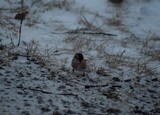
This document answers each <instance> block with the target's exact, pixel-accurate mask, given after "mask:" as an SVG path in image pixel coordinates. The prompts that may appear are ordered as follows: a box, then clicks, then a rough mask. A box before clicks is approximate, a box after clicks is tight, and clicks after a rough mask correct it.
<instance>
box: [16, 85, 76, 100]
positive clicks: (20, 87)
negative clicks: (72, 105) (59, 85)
mask: <svg viewBox="0 0 160 115" xmlns="http://www.w3.org/2000/svg"><path fill="white" fill-rule="evenodd" d="M17 88H19V89H23V90H25V89H28V90H31V91H33V92H34V91H37V92H41V93H44V94H55V95H64V96H75V97H77V96H78V95H77V94H73V93H52V92H49V91H44V90H41V89H35V88H31V87H29V88H26V87H23V85H22V84H21V85H19V86H17Z"/></svg>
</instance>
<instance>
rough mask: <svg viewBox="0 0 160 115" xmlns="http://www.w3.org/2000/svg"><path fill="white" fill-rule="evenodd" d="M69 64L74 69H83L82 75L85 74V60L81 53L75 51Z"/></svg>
mask: <svg viewBox="0 0 160 115" xmlns="http://www.w3.org/2000/svg"><path fill="white" fill-rule="evenodd" d="M71 66H72V68H73V70H72V71H73V72H74V70H77V71H83V74H82V76H85V73H84V70H85V69H86V60H85V59H84V57H83V54H82V53H76V54H75V55H74V57H73V59H72V63H71Z"/></svg>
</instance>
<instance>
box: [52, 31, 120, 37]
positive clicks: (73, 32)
mask: <svg viewBox="0 0 160 115" xmlns="http://www.w3.org/2000/svg"><path fill="white" fill-rule="evenodd" d="M52 34H90V35H103V36H106V35H107V36H117V35H115V34H110V33H106V32H84V31H83V32H80V31H77V30H75V31H67V32H62V33H58V32H57V33H56V32H52Z"/></svg>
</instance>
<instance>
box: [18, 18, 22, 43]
mask: <svg viewBox="0 0 160 115" xmlns="http://www.w3.org/2000/svg"><path fill="white" fill-rule="evenodd" d="M22 23H23V19H21V22H20V26H19V40H18V44H17V46H19V45H20V41H21V29H22Z"/></svg>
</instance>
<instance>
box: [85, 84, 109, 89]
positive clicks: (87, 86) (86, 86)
mask: <svg viewBox="0 0 160 115" xmlns="http://www.w3.org/2000/svg"><path fill="white" fill-rule="evenodd" d="M106 86H108V84H104V85H85V88H87V89H88V88H94V87H106Z"/></svg>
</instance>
